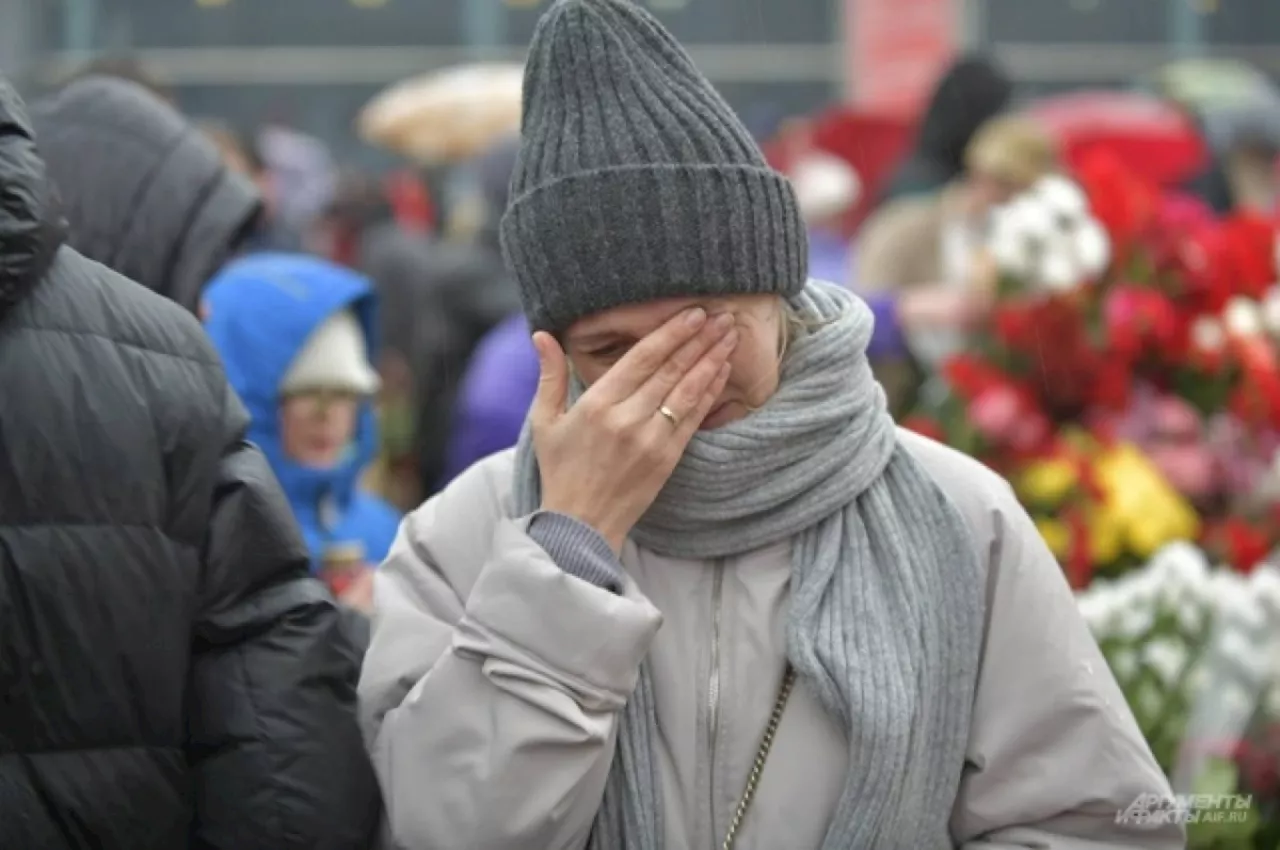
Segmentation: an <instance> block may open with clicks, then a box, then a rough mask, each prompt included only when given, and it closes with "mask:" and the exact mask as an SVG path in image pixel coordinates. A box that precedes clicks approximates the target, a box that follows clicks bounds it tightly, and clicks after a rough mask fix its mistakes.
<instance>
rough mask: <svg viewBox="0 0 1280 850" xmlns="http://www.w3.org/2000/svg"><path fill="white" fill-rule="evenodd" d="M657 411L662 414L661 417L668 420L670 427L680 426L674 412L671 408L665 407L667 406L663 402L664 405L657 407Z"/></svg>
mask: <svg viewBox="0 0 1280 850" xmlns="http://www.w3.org/2000/svg"><path fill="white" fill-rule="evenodd" d="M658 412H659V413H661V414H662V415H663V417H664V418H665V419H666V420H667V421H668V422H670V423H671V427H672V428H678V427H680V420H679V419H677V418H676V415H675V413H674V412H673V411H672V410H671V408H669V407H667V406H666V405H665V404H664V405H662V407H659V408H658Z"/></svg>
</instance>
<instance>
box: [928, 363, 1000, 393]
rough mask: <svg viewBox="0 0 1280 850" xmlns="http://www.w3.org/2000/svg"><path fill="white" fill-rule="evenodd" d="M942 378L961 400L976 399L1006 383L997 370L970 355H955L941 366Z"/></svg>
mask: <svg viewBox="0 0 1280 850" xmlns="http://www.w3.org/2000/svg"><path fill="white" fill-rule="evenodd" d="M942 376H943V378H944V379H945V380H946V382H947V383H948V384H950V385H951V388H952V389H953V390H955V392H956V393H957V394H959V396H960V397H961V398H965V399H974V398H977V396H978V395H980V394H981V393H982V392H983V391H984V390H986V389H988V388H990V387H993V386H997V385H999V384H1006V383H1008V380H1009V379H1008V378H1007V377H1006V376H1005V375H1004V373H1003V372H1001V371H1000V370H999V369H997V368H995V367H994V366H992V365H991V364H989V363H987V362H986V361H985V360H983V359H981V358H980V357H976V356H974V355H972V354H957V355H955V356H954V357H950V358H948V359H947V361H946V362H945V363H944V364H943V366H942Z"/></svg>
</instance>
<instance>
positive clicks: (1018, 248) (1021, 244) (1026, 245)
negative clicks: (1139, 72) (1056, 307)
mask: <svg viewBox="0 0 1280 850" xmlns="http://www.w3.org/2000/svg"><path fill="white" fill-rule="evenodd" d="M1012 218H1013V217H1012V216H1011V215H1010V214H1009V212H1008V211H1007V210H1003V211H1001V212H999V213H997V214H996V217H995V220H994V221H993V223H992V228H991V240H990V242H989V244H988V247H989V248H990V249H991V256H992V257H993V258H994V259H995V261H996V266H997V267H998V268H999V269H1000V271H1002V272H1004V273H1005V274H1008V275H1013V276H1014V277H1018V278H1025V277H1027V276H1028V275H1029V274H1031V264H1032V250H1031V249H1032V245H1031V242H1032V240H1031V238H1030V237H1029V236H1028V235H1027V234H1026V233H1025V232H1023V231H1022V230H1021V229H1020V228H1019V227H1018V223H1017V222H1016V221H1013V220H1012Z"/></svg>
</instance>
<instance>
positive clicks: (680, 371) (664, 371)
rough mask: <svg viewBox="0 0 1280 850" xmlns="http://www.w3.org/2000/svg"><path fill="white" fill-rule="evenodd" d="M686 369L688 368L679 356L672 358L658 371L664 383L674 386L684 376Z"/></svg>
mask: <svg viewBox="0 0 1280 850" xmlns="http://www.w3.org/2000/svg"><path fill="white" fill-rule="evenodd" d="M686 368H687V366H686V365H685V364H684V363H683V362H681V360H680V358H679V357H678V356H677V357H672V358H671V359H670V360H668V361H667V362H665V363H663V364H662V366H661V367H660V368H659V369H658V379H659V380H661V381H663V382H664V383H668V384H674V383H675V382H676V381H678V380H680V378H681V376H682V375H684V373H685V370H686Z"/></svg>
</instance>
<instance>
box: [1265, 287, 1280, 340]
mask: <svg viewBox="0 0 1280 850" xmlns="http://www.w3.org/2000/svg"><path fill="white" fill-rule="evenodd" d="M1261 306H1262V326H1263V327H1265V328H1266V329H1267V333H1269V334H1271V335H1272V336H1280V284H1272V285H1271V288H1270V289H1268V290H1267V292H1266V294H1265V295H1263V296H1262V305H1261Z"/></svg>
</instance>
